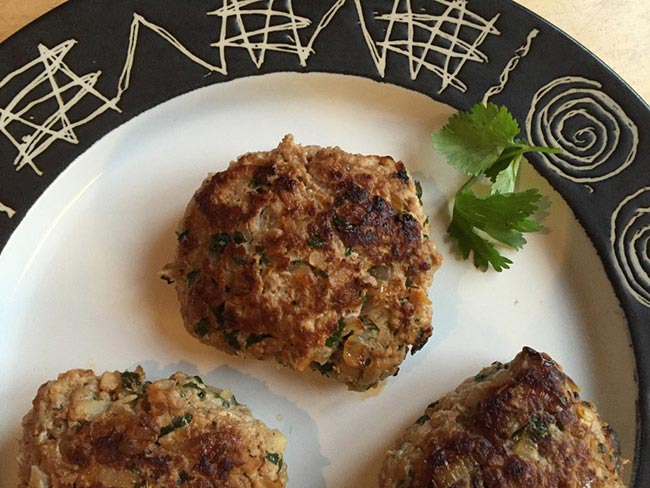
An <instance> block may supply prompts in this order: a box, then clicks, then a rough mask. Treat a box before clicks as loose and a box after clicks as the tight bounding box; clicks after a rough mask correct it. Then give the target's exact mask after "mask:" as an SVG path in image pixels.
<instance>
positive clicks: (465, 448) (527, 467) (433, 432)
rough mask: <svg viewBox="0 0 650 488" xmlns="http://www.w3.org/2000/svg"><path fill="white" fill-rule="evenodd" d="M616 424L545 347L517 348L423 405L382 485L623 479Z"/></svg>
mask: <svg viewBox="0 0 650 488" xmlns="http://www.w3.org/2000/svg"><path fill="white" fill-rule="evenodd" d="M620 468H621V459H620V450H619V445H618V440H617V438H616V434H615V433H614V431H613V430H612V429H611V428H610V427H609V426H608V425H607V424H606V423H605V422H603V421H602V420H601V419H600V418H599V416H598V413H597V411H596V408H595V406H594V405H592V404H591V403H588V402H585V401H583V400H581V399H580V396H579V394H578V387H577V386H576V385H575V383H574V382H573V381H572V380H571V379H570V378H569V377H568V376H567V375H565V374H564V373H563V372H562V368H561V367H560V366H559V365H558V364H557V363H556V362H554V361H553V360H552V359H551V358H550V357H549V356H548V355H546V354H544V353H539V352H536V351H534V350H533V349H530V348H527V347H526V348H524V349H523V350H522V351H521V352H520V353H519V354H518V355H517V356H516V357H515V358H514V359H513V360H512V361H511V362H510V363H507V364H501V363H498V362H497V363H493V364H492V366H490V367H488V368H484V369H483V370H481V371H480V372H479V373H478V374H477V375H476V376H474V377H472V378H468V379H467V380H465V381H464V382H463V383H462V384H461V385H460V386H459V387H458V388H456V389H455V390H454V391H453V392H451V393H449V394H448V395H446V396H444V397H443V398H441V399H440V400H439V401H436V402H434V403H432V404H431V405H429V406H428V407H427V409H426V411H425V413H424V415H423V416H421V417H420V418H419V419H418V420H417V421H416V422H415V424H413V425H412V426H410V427H409V428H408V429H407V431H406V432H405V433H404V434H403V435H402V437H401V438H400V439H399V441H398V442H397V443H396V445H395V446H394V447H393V448H392V449H391V450H390V451H389V452H388V454H387V456H386V459H385V461H384V465H383V468H382V472H381V483H380V486H382V487H386V488H388V487H391V488H393V487H398V486H399V487H403V488H406V487H412V488H415V487H418V488H419V487H430V488H445V487H449V488H451V487H461V486H462V487H512V488H514V487H523V486H530V487H539V488H544V487H559V486H566V487H587V486H589V487H592V488H593V487H602V488H604V487H622V486H624V485H623V482H622V479H621V476H620Z"/></svg>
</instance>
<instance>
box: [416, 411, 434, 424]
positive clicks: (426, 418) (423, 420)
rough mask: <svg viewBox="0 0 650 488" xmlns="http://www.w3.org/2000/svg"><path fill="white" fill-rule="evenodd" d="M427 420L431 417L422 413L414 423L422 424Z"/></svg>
mask: <svg viewBox="0 0 650 488" xmlns="http://www.w3.org/2000/svg"><path fill="white" fill-rule="evenodd" d="M429 420H431V417H429V416H428V415H426V414H424V415H422V416H421V417H420V418H418V419H417V420H416V421H415V423H416V424H418V425H422V424H424V423H425V422H428V421H429Z"/></svg>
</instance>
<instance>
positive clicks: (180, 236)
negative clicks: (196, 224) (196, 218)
mask: <svg viewBox="0 0 650 488" xmlns="http://www.w3.org/2000/svg"><path fill="white" fill-rule="evenodd" d="M188 234H189V231H188V230H187V229H185V230H183V231H180V232H176V239H178V241H179V242H180V241H182V240H184V239H185V238H186V237H187V235H188Z"/></svg>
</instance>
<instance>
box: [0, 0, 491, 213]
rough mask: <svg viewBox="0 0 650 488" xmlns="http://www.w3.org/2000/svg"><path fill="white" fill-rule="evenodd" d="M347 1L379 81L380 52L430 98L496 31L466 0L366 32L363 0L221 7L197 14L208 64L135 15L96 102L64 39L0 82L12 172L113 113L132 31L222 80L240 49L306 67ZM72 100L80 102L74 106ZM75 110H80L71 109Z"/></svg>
mask: <svg viewBox="0 0 650 488" xmlns="http://www.w3.org/2000/svg"><path fill="white" fill-rule="evenodd" d="M349 1H353V2H354V7H355V10H356V12H357V14H358V17H359V27H360V29H361V31H362V33H363V36H364V39H365V41H366V44H367V47H368V49H369V53H370V56H371V58H372V61H373V63H374V65H375V67H376V69H377V71H378V73H379V74H380V75H381V76H382V77H384V76H385V75H386V59H387V57H388V53H393V54H394V55H400V56H403V57H405V58H406V59H407V60H408V66H409V72H410V76H411V78H412V79H415V78H417V76H418V75H419V73H420V72H421V70H422V69H425V70H428V71H430V72H431V73H434V74H435V75H437V76H438V77H439V78H440V80H441V86H440V92H442V91H443V90H445V89H447V88H448V87H450V86H451V87H454V88H456V89H458V90H460V91H466V90H467V85H466V83H465V82H463V81H462V80H461V79H460V73H461V71H462V69H463V66H464V65H465V64H466V63H467V62H470V61H471V62H479V63H485V62H487V61H488V58H487V56H486V55H485V54H484V53H483V52H481V51H480V49H479V47H480V45H481V44H482V43H483V41H484V40H485V38H486V37H487V36H488V35H490V34H494V35H498V34H499V32H498V30H497V29H496V28H495V27H494V24H495V22H496V20H497V19H498V17H499V14H497V15H495V16H494V17H492V18H491V19H489V20H487V19H484V18H482V17H480V16H479V15H477V14H474V13H472V12H471V11H470V10H469V9H468V7H467V1H466V0H438V1H436V2H432V3H431V4H430V8H431V10H432V11H433V10H436V9H437V11H436V12H427V11H423V10H422V9H421V8H420V9H419V10H417V11H415V10H414V8H413V4H412V2H411V1H410V0H395V1H394V2H393V4H392V7H391V8H390V10H386V11H379V10H378V11H375V12H374V14H373V16H372V19H371V22H372V26H371V25H370V23H369V22H368V21H367V18H366V14H367V12H366V11H365V10H364V5H366V4H367V3H368V2H364V3H363V4H362V1H361V0H335V1H333V2H332V3H331V5H329V6H328V8H327V10H326V11H325V12H324V13H323V15H322V16H321V18H320V19H309V18H307V17H305V16H302V15H299V14H297V13H296V11H295V9H294V2H293V1H292V0H283V1H276V0H224V2H223V4H222V6H221V7H220V8H217V9H215V10H212V11H210V12H207V15H210V16H216V17H218V18H219V22H217V24H218V25H216V26H215V37H216V40H215V42H213V43H212V44H211V46H212V47H213V48H215V49H218V51H219V61H220V62H219V64H218V65H215V64H212V63H210V62H208V61H206V60H204V59H202V58H200V57H199V56H197V55H195V54H194V53H192V52H190V51H189V50H188V49H187V48H186V47H185V46H184V44H183V43H182V42H181V41H179V40H178V38H177V37H175V36H174V34H173V33H171V32H170V31H168V30H167V29H165V28H164V27H162V26H159V25H156V24H155V23H152V22H150V21H148V20H146V19H145V18H144V17H143V16H141V15H139V14H137V13H136V14H134V15H133V20H132V23H131V26H130V30H129V46H128V49H127V53H126V59H125V62H124V66H123V67H122V71H121V76H120V79H119V85H118V87H117V89H116V93H115V95H114V96H110V97H109V96H106V95H105V94H102V93H100V92H99V91H98V90H97V89H96V88H95V85H96V83H97V80H98V79H99V78H100V76H101V71H99V70H98V71H95V72H91V73H84V74H79V73H77V72H75V70H74V69H73V68H72V67H70V66H69V65H68V64H66V62H64V58H65V57H66V55H67V54H68V53H69V51H70V50H71V49H72V48H73V47H74V45H75V44H76V43H77V41H76V40H74V39H69V40H67V41H64V42H62V43H60V44H58V45H56V46H54V47H47V46H44V45H39V46H38V56H36V57H35V58H34V59H33V60H32V61H30V62H28V63H26V64H25V65H23V66H22V67H20V68H18V69H17V70H15V71H13V72H11V73H9V74H7V75H6V76H5V77H4V78H3V79H2V80H1V81H0V90H1V92H0V94H2V95H6V93H11V94H12V95H11V97H12V98H11V99H10V100H9V101H8V102H6V104H5V105H4V106H2V105H0V132H1V133H2V134H3V135H4V136H5V137H6V138H7V139H8V140H9V141H10V142H11V144H12V145H13V146H14V148H15V149H16V151H17V152H16V155H15V158H14V161H13V165H14V167H15V169H16V171H20V170H21V169H23V168H25V167H29V168H31V169H32V170H33V171H34V172H35V173H36V174H37V175H39V176H41V175H42V174H43V170H42V168H40V167H39V166H38V165H37V162H36V160H37V158H38V157H39V156H41V155H42V154H43V153H44V152H46V151H47V149H48V148H49V147H50V146H51V145H52V144H54V143H55V142H57V141H63V142H66V143H69V144H77V143H78V138H77V134H76V132H75V129H76V128H78V127H80V126H82V125H84V124H87V123H89V122H90V121H92V120H93V119H94V118H96V117H98V116H99V115H101V114H102V113H104V112H105V111H107V110H114V111H117V112H121V110H120V108H119V107H118V103H119V101H120V99H121V97H122V95H123V93H124V92H125V91H126V90H128V88H129V84H130V77H131V71H132V68H133V64H134V62H135V59H136V48H137V46H138V42H139V40H140V31H141V29H142V27H146V28H147V29H148V30H150V31H152V32H154V33H155V34H157V35H158V36H160V37H161V38H162V39H164V40H165V41H166V42H168V43H169V44H171V45H172V46H173V47H175V48H176V49H177V50H178V51H179V52H181V53H182V54H183V55H185V56H186V57H187V58H188V59H189V60H190V61H192V62H194V63H197V64H199V65H201V66H203V67H204V68H205V69H206V70H207V71H208V72H213V73H218V74H221V75H227V74H228V66H227V62H226V53H227V51H228V50H229V49H244V50H246V51H248V53H249V55H250V58H251V60H252V62H253V63H254V65H255V66H256V67H257V68H258V69H259V68H261V67H262V65H263V64H264V62H265V60H266V59H267V53H268V52H270V51H275V52H283V53H291V54H294V55H296V56H297V57H298V60H299V63H300V65H301V66H306V65H307V61H308V58H309V57H310V56H311V55H312V54H313V53H314V47H313V46H314V42H315V41H316V39H317V38H318V36H319V35H320V33H321V32H322V31H323V30H324V29H325V28H326V27H327V26H328V25H329V24H330V23H331V22H332V21H333V19H335V17H336V14H337V13H338V12H339V10H340V9H341V7H343V6H344V5H345V4H346V2H349ZM384 5H385V4H384ZM376 24H380V25H381V28H377V25H376ZM312 25H314V26H315V28H314V29H313V31H312V33H311V35H310V36H308V38H307V39H303V38H301V35H300V34H301V31H302V30H304V29H305V28H307V27H309V26H312ZM400 26H401V28H399V27H400ZM371 27H372V31H375V30H376V31H379V32H385V34H384V36H383V37H382V38H376V37H373V35H375V34H372V33H371ZM402 33H405V34H404V35H402ZM304 37H307V36H304ZM21 83H22V85H21ZM89 99H92V103H89ZM81 101H83V104H80V103H79V102H81ZM82 106H83V107H84V109H85V111H82V110H81V109H80V107H82ZM0 212H4V213H5V214H6V215H7V216H9V217H12V216H13V215H14V211H13V210H12V209H11V208H10V207H8V206H6V205H4V204H2V203H0Z"/></svg>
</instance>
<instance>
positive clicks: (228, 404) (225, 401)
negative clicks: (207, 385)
mask: <svg viewBox="0 0 650 488" xmlns="http://www.w3.org/2000/svg"><path fill="white" fill-rule="evenodd" d="M214 396H215V398H218V399H219V400H221V405H222V406H223V408H229V407H230V402H229V401H228V400H226V399H225V398H224V397H222V396H221V395H220V394H219V393H217V392H214Z"/></svg>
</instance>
